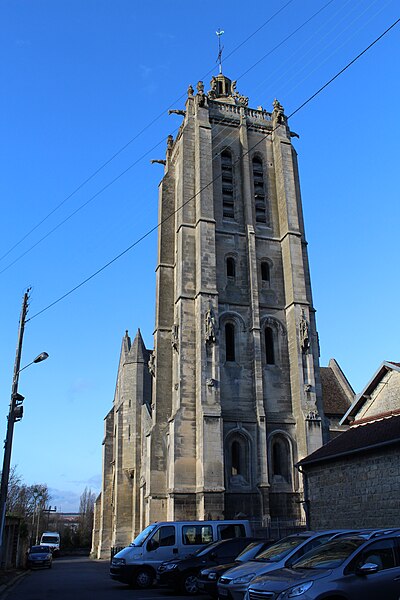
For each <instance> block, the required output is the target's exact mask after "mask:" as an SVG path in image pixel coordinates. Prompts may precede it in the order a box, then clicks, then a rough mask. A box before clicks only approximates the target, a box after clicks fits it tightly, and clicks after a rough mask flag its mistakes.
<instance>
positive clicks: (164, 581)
mask: <svg viewBox="0 0 400 600" xmlns="http://www.w3.org/2000/svg"><path fill="white" fill-rule="evenodd" d="M251 541H253V540H252V539H249V538H232V539H229V540H220V541H218V542H213V543H212V544H208V546H206V547H205V548H202V549H201V550H198V551H197V552H195V553H194V554H192V555H191V556H188V557H187V558H183V559H181V560H175V559H174V560H169V561H165V562H163V563H161V565H160V566H159V567H158V569H157V583H158V584H160V585H167V586H168V587H170V588H173V589H175V590H178V591H182V592H184V593H186V594H188V595H194V594H197V592H198V587H197V576H198V574H199V573H200V571H201V569H202V568H204V567H207V566H214V567H215V566H216V565H219V564H220V563H225V562H232V561H233V560H234V559H235V558H236V556H237V555H238V554H239V553H240V552H241V551H242V550H243V549H244V548H246V547H247V546H248V545H249V542H251Z"/></svg>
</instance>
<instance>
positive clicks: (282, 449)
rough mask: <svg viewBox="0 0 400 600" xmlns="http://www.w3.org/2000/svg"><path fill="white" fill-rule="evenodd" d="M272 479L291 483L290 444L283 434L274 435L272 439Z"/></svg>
mask: <svg viewBox="0 0 400 600" xmlns="http://www.w3.org/2000/svg"><path fill="white" fill-rule="evenodd" d="M271 459H272V481H273V482H275V483H280V482H286V483H292V476H291V458H290V445H289V442H288V440H287V439H286V438H285V437H284V436H283V435H276V436H274V438H273V440H272V447H271Z"/></svg>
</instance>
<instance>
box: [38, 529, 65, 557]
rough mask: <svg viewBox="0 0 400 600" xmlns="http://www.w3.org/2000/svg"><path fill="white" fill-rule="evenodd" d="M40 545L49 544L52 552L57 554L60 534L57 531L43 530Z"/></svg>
mask: <svg viewBox="0 0 400 600" xmlns="http://www.w3.org/2000/svg"><path fill="white" fill-rule="evenodd" d="M40 545H41V546H42V545H44V546H49V547H50V549H51V551H52V553H53V554H54V555H55V556H57V554H59V552H60V534H59V533H58V532H57V531H44V532H43V533H42V537H41V538H40Z"/></svg>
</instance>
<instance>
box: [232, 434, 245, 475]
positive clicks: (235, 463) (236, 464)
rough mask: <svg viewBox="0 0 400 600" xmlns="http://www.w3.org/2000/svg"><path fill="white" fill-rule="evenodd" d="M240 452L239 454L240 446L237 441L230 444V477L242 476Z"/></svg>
mask: <svg viewBox="0 0 400 600" xmlns="http://www.w3.org/2000/svg"><path fill="white" fill-rule="evenodd" d="M240 459H241V452H240V444H239V442H238V441H237V440H235V441H234V442H232V449H231V460H232V464H231V475H241V474H242V470H243V469H242V465H241V460H240Z"/></svg>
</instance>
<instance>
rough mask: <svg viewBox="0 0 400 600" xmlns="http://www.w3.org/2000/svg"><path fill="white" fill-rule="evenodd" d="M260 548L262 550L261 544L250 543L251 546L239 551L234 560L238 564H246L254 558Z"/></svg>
mask: <svg viewBox="0 0 400 600" xmlns="http://www.w3.org/2000/svg"><path fill="white" fill-rule="evenodd" d="M260 548H262V544H260V543H259V542H252V543H251V544H249V545H248V546H246V548H245V549H244V550H242V551H241V553H240V554H239V555H238V556H237V557H236V558H235V560H237V561H239V562H247V561H248V560H251V559H252V558H254V556H255V555H256V554H257V552H259V551H260Z"/></svg>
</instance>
